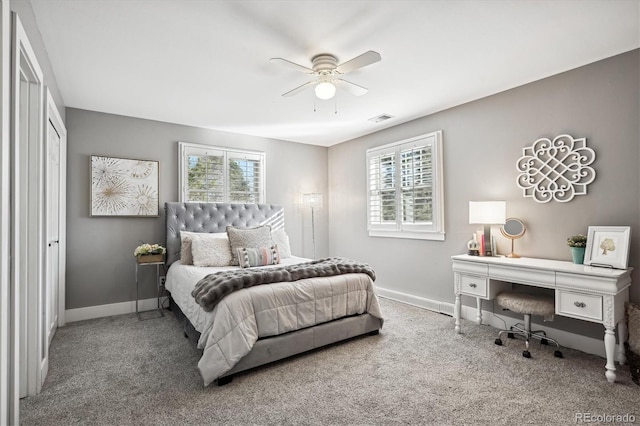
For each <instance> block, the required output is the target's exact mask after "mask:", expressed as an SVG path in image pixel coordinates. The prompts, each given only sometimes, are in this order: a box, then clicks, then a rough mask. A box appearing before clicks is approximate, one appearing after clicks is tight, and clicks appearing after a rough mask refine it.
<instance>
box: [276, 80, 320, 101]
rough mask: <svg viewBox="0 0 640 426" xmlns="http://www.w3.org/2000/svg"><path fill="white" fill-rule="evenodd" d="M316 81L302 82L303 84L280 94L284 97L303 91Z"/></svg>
mask: <svg viewBox="0 0 640 426" xmlns="http://www.w3.org/2000/svg"><path fill="white" fill-rule="evenodd" d="M316 83H318V82H317V81H309V82H307V83H304V84H303V85H301V86H298V87H296V88H295V89H293V90H289V91H288V92H287V93H283V94H282V96H284V97H286V98H288V97H289V96H294V95H297V94H298V93H300V92H303V91H305V90H306V89H308V88H310V87H312V86H314V85H315V84H316Z"/></svg>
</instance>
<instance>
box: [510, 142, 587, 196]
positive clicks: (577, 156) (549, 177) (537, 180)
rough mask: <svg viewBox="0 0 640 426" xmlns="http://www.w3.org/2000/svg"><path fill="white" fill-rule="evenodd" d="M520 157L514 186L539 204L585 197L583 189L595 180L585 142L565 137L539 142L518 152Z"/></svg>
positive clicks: (585, 189) (585, 191)
mask: <svg viewBox="0 0 640 426" xmlns="http://www.w3.org/2000/svg"><path fill="white" fill-rule="evenodd" d="M522 153H523V156H522V157H520V158H519V159H518V162H517V163H516V166H517V168H518V171H520V174H519V175H518V180H517V183H518V186H519V187H520V188H522V193H523V195H524V196H525V197H532V198H533V199H534V200H535V201H537V202H539V203H547V202H549V201H551V200H556V201H559V202H561V203H565V202H567V201H571V200H572V199H573V197H575V196H576V195H585V194H586V193H587V185H589V184H590V183H591V182H593V180H594V179H595V178H596V171H595V170H594V169H593V168H592V167H590V165H591V164H592V163H593V162H594V161H595V159H596V153H595V152H594V151H593V150H592V149H591V148H587V140H586V138H581V139H574V138H573V137H571V136H569V135H560V136H556V137H555V138H554V139H553V141H551V140H549V139H546V138H541V139H538V140H537V141H535V142H534V143H533V145H531V146H530V147H526V148H523V149H522Z"/></svg>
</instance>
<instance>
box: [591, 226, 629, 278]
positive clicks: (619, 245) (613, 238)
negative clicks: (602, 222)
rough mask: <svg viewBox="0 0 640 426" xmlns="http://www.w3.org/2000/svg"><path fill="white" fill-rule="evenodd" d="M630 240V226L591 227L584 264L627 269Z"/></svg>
mask: <svg viewBox="0 0 640 426" xmlns="http://www.w3.org/2000/svg"><path fill="white" fill-rule="evenodd" d="M630 240H631V227H630V226H590V227H589V231H588V233H587V247H586V249H585V252H584V264H585V265H591V266H605V267H610V268H615V269H626V268H627V264H628V262H629V242H630Z"/></svg>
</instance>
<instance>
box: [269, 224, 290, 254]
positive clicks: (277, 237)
mask: <svg viewBox="0 0 640 426" xmlns="http://www.w3.org/2000/svg"><path fill="white" fill-rule="evenodd" d="M271 239H272V240H273V244H275V245H277V246H278V251H279V252H280V259H287V258H289V257H291V246H290V245H289V236H288V235H287V233H286V232H285V231H284V229H276V230H273V231H271Z"/></svg>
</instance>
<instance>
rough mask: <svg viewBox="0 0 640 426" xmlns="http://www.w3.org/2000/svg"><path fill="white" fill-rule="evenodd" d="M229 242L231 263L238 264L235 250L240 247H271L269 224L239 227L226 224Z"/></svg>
mask: <svg viewBox="0 0 640 426" xmlns="http://www.w3.org/2000/svg"><path fill="white" fill-rule="evenodd" d="M227 235H228V236H229V244H231V256H232V260H231V264H232V265H238V256H237V252H238V249H239V248H242V247H271V246H272V245H273V241H272V240H271V227H270V226H269V225H265V226H259V227H257V228H249V229H240V228H235V227H233V226H227Z"/></svg>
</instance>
